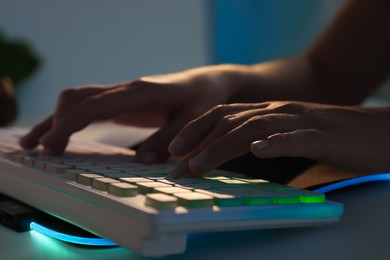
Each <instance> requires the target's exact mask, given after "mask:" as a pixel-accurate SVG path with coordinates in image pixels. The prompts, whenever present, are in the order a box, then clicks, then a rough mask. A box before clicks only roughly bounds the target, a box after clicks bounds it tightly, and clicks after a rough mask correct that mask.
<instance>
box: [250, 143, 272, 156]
mask: <svg viewBox="0 0 390 260" xmlns="http://www.w3.org/2000/svg"><path fill="white" fill-rule="evenodd" d="M270 146H271V142H270V141H269V140H266V139H263V140H258V141H254V142H252V143H251V147H250V150H251V152H252V153H253V155H255V156H257V157H261V156H262V155H263V154H264V152H265V151H266V150H267V149H269V148H270Z"/></svg>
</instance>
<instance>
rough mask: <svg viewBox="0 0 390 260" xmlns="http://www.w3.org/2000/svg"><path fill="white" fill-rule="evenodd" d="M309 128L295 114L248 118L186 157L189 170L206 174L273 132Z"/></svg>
mask: <svg viewBox="0 0 390 260" xmlns="http://www.w3.org/2000/svg"><path fill="white" fill-rule="evenodd" d="M301 128H304V129H306V128H308V127H307V122H305V120H302V118H301V117H299V116H297V115H285V114H282V115H278V114H272V115H266V116H259V117H254V118H251V120H248V121H247V122H245V123H244V124H242V125H241V126H239V127H237V128H235V129H233V130H232V131H230V132H229V133H227V134H226V135H224V136H221V137H220V138H219V139H217V140H215V141H214V142H213V143H211V144H210V145H209V146H207V147H205V148H204V149H203V150H202V151H198V154H196V155H195V156H192V155H191V158H189V162H188V165H189V168H190V169H191V171H192V172H193V173H194V174H195V175H199V174H203V173H205V172H208V171H210V170H212V169H214V168H215V167H217V166H219V165H221V164H222V163H224V162H226V161H228V160H230V159H233V158H235V157H237V156H239V155H242V154H244V153H247V152H248V151H249V148H250V144H251V143H252V142H253V141H255V140H259V139H264V138H266V137H268V136H270V135H273V134H275V133H284V132H291V131H294V130H296V129H301Z"/></svg>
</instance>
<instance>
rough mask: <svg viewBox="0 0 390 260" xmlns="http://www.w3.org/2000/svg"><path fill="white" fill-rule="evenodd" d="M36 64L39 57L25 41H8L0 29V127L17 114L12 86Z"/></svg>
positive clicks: (30, 72)
mask: <svg viewBox="0 0 390 260" xmlns="http://www.w3.org/2000/svg"><path fill="white" fill-rule="evenodd" d="M38 66H39V59H38V57H37V55H36V54H35V53H34V52H33V51H32V49H31V48H30V46H29V44H28V43H27V42H26V41H23V40H16V41H9V40H7V39H6V37H5V36H4V35H3V34H2V33H1V31H0V127H3V126H8V125H10V124H11V123H12V122H13V121H14V120H15V118H16V117H17V115H18V104H17V100H16V97H15V91H14V87H17V86H19V85H20V83H21V82H23V81H24V80H25V79H27V78H28V77H29V76H31V75H32V74H33V73H34V72H35V71H36V70H37V68H38Z"/></svg>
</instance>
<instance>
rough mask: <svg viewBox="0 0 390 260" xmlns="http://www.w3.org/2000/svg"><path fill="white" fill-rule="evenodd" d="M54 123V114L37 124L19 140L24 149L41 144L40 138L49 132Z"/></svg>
mask: <svg viewBox="0 0 390 260" xmlns="http://www.w3.org/2000/svg"><path fill="white" fill-rule="evenodd" d="M52 124H53V116H50V117H48V118H47V119H45V120H44V121H42V122H41V123H39V124H38V125H36V126H35V127H34V128H33V129H31V131H30V132H29V133H27V134H26V135H24V136H23V137H22V138H20V140H19V144H20V146H21V147H23V148H24V149H34V148H35V147H36V146H38V144H39V139H40V138H41V136H43V135H44V134H45V133H46V132H48V131H49V130H50V129H51V127H52Z"/></svg>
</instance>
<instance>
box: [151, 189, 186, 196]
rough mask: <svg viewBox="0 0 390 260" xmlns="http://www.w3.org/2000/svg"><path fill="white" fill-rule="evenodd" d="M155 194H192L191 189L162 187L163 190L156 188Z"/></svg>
mask: <svg viewBox="0 0 390 260" xmlns="http://www.w3.org/2000/svg"><path fill="white" fill-rule="evenodd" d="M154 191H155V192H161V193H165V194H169V195H172V194H174V193H184V192H192V191H191V190H189V189H184V188H179V187H161V188H154Z"/></svg>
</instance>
